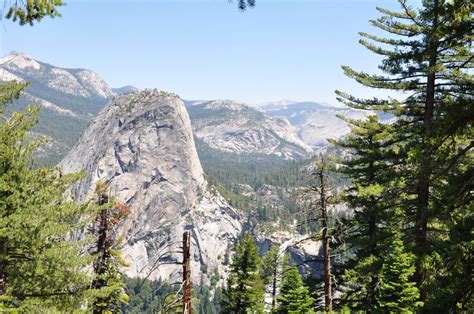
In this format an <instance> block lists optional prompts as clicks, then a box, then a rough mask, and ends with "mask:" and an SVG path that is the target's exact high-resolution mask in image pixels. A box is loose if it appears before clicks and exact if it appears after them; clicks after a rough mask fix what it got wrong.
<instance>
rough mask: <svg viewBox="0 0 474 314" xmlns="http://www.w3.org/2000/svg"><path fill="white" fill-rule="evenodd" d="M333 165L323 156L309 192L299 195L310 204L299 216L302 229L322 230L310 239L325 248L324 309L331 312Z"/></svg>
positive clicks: (313, 174) (314, 172) (313, 173)
mask: <svg viewBox="0 0 474 314" xmlns="http://www.w3.org/2000/svg"><path fill="white" fill-rule="evenodd" d="M331 167H332V166H331V165H330V163H329V162H328V161H327V160H326V159H325V158H324V157H320V161H318V162H316V163H315V164H314V167H313V169H312V170H311V177H312V179H313V183H312V184H311V186H310V187H308V188H307V189H304V190H303V191H302V192H301V193H300V195H301V196H302V197H303V198H302V201H303V202H305V203H307V204H308V208H307V209H306V210H304V211H302V212H300V213H299V215H300V216H303V219H302V221H301V222H300V224H299V225H300V226H302V225H306V226H309V227H310V229H311V230H313V232H315V230H320V231H319V233H314V234H313V235H312V236H310V237H309V238H307V239H312V240H319V241H321V243H322V247H323V259H322V262H323V264H324V273H323V280H324V309H325V311H327V312H329V313H331V312H332V303H333V289H332V288H333V275H332V271H331V266H332V264H331V239H332V234H331V223H330V219H331V218H332V217H331V216H330V215H329V210H330V207H331V206H330V205H332V204H334V203H336V202H337V195H336V192H335V189H334V187H333V184H332V183H331V182H330V177H329V172H330V170H332V168H331Z"/></svg>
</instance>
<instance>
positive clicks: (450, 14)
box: [338, 0, 474, 310]
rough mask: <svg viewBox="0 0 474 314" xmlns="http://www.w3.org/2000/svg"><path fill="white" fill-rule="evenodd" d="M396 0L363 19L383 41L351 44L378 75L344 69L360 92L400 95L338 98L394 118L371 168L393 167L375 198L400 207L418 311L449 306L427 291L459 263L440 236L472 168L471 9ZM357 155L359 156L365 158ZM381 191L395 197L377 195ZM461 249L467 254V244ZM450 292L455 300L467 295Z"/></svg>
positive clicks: (440, 1)
mask: <svg viewBox="0 0 474 314" xmlns="http://www.w3.org/2000/svg"><path fill="white" fill-rule="evenodd" d="M399 3H400V5H401V12H394V11H390V10H386V9H380V8H379V9H378V10H379V11H380V12H381V13H382V14H383V16H382V17H380V18H379V19H377V20H375V21H371V23H372V24H373V25H374V26H376V27H378V28H380V29H382V30H383V31H386V32H388V33H390V37H389V38H382V37H378V36H373V35H370V34H366V33H361V35H362V36H363V37H364V39H362V40H361V41H360V43H361V44H362V45H364V46H365V47H366V48H368V49H369V50H370V51H372V52H374V53H376V54H378V55H381V56H382V57H383V58H384V60H383V61H382V63H381V65H380V69H381V71H382V72H383V75H370V74H367V73H364V72H357V71H354V70H353V69H351V68H349V67H343V69H344V71H345V73H346V75H348V76H349V77H352V78H354V79H355V80H356V81H358V82H359V83H361V84H363V85H365V86H368V87H372V88H378V89H387V90H394V91H399V92H403V95H401V96H400V98H402V99H393V98H388V99H379V98H372V99H359V98H357V97H354V96H351V95H348V94H345V93H342V92H338V95H339V99H340V100H341V101H342V102H343V103H345V104H347V105H349V106H351V107H353V108H359V109H367V110H376V111H381V112H383V113H387V114H391V115H393V116H395V117H396V121H395V122H393V123H392V124H391V130H392V132H391V133H390V134H389V135H388V137H387V138H386V139H384V140H383V142H385V143H390V145H391V146H392V147H393V151H392V152H393V154H391V156H390V155H388V156H387V155H385V154H382V155H381V156H380V157H377V158H376V159H375V160H374V164H375V165H378V164H385V165H387V167H392V170H393V171H392V178H393V180H391V181H390V182H386V183H383V184H382V189H383V191H384V193H382V194H383V195H384V198H385V201H386V202H387V204H388V205H389V206H390V207H391V208H392V210H395V211H397V210H401V211H403V214H404V215H403V217H404V223H403V224H401V226H403V228H404V230H401V234H402V236H403V237H404V240H406V243H407V248H408V249H409V250H412V251H413V253H415V256H416V263H415V264H416V271H415V275H414V280H415V281H416V283H417V287H418V288H419V289H420V300H422V301H425V300H426V301H427V302H426V308H432V309H437V310H446V307H445V306H449V308H450V309H453V307H452V306H453V305H452V304H451V305H446V304H443V305H441V304H439V303H437V302H436V300H435V295H436V294H438V291H440V290H441V288H442V287H440V282H438V281H437V278H436V277H437V276H438V274H440V273H441V274H444V275H445V276H447V277H451V278H452V279H456V280H461V278H459V277H458V276H456V278H454V277H453V275H454V273H453V272H451V271H450V270H448V269H446V265H447V264H446V263H444V262H443V261H444V260H451V261H452V262H453V263H456V265H457V266H456V267H459V266H461V265H458V262H459V261H455V260H453V258H452V257H450V256H449V253H450V252H449V251H450V248H451V247H452V246H453V245H454V241H453V240H454V239H450V238H449V237H447V236H446V235H447V234H448V233H449V232H448V229H451V228H456V224H457V222H456V221H457V218H459V217H463V218H465V217H466V216H468V215H469V206H470V204H472V195H470V192H469V191H470V190H472V187H473V182H472V180H468V181H467V182H465V183H464V185H463V184H461V183H460V182H461V180H462V178H466V177H465V174H466V173H470V174H472V172H473V167H474V166H473V165H474V163H473V156H472V148H473V147H474V143H473V142H472V121H473V117H474V114H473V111H474V106H472V96H473V94H472V91H473V90H474V89H473V78H472V67H473V59H472V29H473V23H472V19H473V17H472V11H473V6H474V4H473V3H472V1H468V0H453V1H444V0H426V1H423V2H422V7H421V8H420V9H419V10H415V9H413V8H411V7H409V6H408V5H407V3H406V1H404V0H399ZM377 44H378V45H377ZM377 127H378V126H377ZM380 127H381V126H380ZM377 151H379V150H378V149H377ZM362 153H363V154H364V155H362V157H364V156H366V155H365V154H366V153H367V154H370V153H371V152H370V151H367V152H362ZM351 178H353V177H351ZM449 184H457V186H458V187H459V188H460V190H459V192H458V193H455V194H454V195H453V194H451V195H448V194H447V193H446V191H448V190H450V187H449ZM387 189H388V190H389V191H396V190H398V193H393V194H391V193H387V194H386V193H385V191H386V190H387ZM453 213H455V214H454V215H453ZM464 249H467V250H468V249H469V245H468V244H467V242H466V243H465V246H464ZM435 274H436V275H435ZM455 290H456V294H460V295H464V296H466V293H470V292H467V291H466V290H465V291H464V292H463V291H461V289H460V288H455ZM470 291H472V289H470ZM464 299H466V298H465V297H460V300H464ZM461 302H463V301H461ZM458 303H459V302H458ZM458 306H459V304H458ZM460 306H463V305H460Z"/></svg>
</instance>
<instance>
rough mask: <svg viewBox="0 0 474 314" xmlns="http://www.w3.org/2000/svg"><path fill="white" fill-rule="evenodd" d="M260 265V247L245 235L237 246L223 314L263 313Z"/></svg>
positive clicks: (224, 296) (223, 304) (225, 293)
mask: <svg viewBox="0 0 474 314" xmlns="http://www.w3.org/2000/svg"><path fill="white" fill-rule="evenodd" d="M260 264H261V260H260V257H259V255H258V247H257V246H256V245H255V241H254V239H253V238H252V237H251V236H250V235H249V234H245V235H244V236H243V237H242V239H241V240H240V242H239V244H238V245H237V248H236V253H235V256H234V260H233V262H232V264H231V267H230V274H229V278H228V281H227V288H226V289H225V290H224V291H223V299H222V301H221V307H222V308H221V310H222V313H232V314H237V313H239V314H240V313H242V314H244V313H263V305H264V295H265V292H264V286H263V282H262V280H261V278H260V273H259V267H260Z"/></svg>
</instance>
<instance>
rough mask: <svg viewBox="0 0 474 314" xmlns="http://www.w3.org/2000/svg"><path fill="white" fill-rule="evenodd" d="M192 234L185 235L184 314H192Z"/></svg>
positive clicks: (185, 233)
mask: <svg viewBox="0 0 474 314" xmlns="http://www.w3.org/2000/svg"><path fill="white" fill-rule="evenodd" d="M190 247H191V232H189V231H185V232H184V233H183V288H184V297H183V314H191V264H190Z"/></svg>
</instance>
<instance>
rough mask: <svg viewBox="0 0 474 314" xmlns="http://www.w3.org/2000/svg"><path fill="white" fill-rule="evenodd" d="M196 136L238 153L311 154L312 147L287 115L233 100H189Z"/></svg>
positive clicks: (297, 157) (290, 157)
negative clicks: (272, 113) (275, 113)
mask: <svg viewBox="0 0 474 314" xmlns="http://www.w3.org/2000/svg"><path fill="white" fill-rule="evenodd" d="M188 111H189V114H190V116H191V121H192V126H193V131H194V135H195V136H196V137H197V138H199V139H200V140H202V141H203V142H204V143H206V144H207V145H208V146H209V147H211V148H214V149H218V150H221V151H225V152H230V153H237V154H263V155H275V156H279V157H283V158H285V159H299V158H304V157H306V156H308V155H309V154H310V153H311V151H312V150H311V148H310V147H309V146H308V145H306V144H305V143H303V141H301V140H300V139H299V138H298V137H297V135H296V134H295V133H294V128H293V126H292V125H291V124H290V123H289V122H288V120H287V119H286V118H281V117H271V116H268V115H266V114H265V113H262V112H259V111H257V110H255V109H254V108H251V107H249V106H246V105H244V104H241V103H238V102H235V101H231V100H213V101H207V102H189V106H188Z"/></svg>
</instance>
